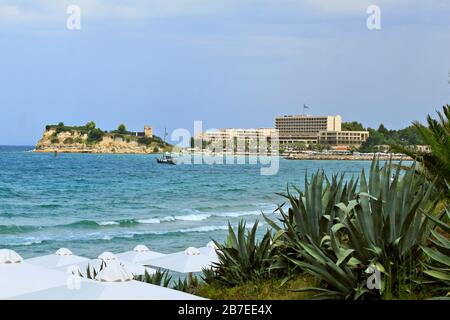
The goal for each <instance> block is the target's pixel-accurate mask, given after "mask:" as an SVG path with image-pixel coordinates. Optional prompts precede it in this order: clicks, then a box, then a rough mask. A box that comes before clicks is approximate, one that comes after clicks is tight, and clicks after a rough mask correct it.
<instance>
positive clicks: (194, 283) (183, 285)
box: [172, 275, 199, 293]
mask: <svg viewBox="0 0 450 320" xmlns="http://www.w3.org/2000/svg"><path fill="white" fill-rule="evenodd" d="M198 285H199V282H198V279H197V277H195V276H192V275H189V276H188V277H187V278H184V279H181V278H180V279H178V281H176V282H175V284H174V286H173V287H172V289H175V290H178V291H183V292H187V293H193V291H194V290H195V289H196V288H197V287H198Z"/></svg>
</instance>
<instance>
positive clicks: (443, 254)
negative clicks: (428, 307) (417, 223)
mask: <svg viewBox="0 0 450 320" xmlns="http://www.w3.org/2000/svg"><path fill="white" fill-rule="evenodd" d="M428 218H429V219H430V220H431V221H432V222H433V223H435V227H434V228H433V230H432V231H431V233H432V236H433V237H432V238H431V246H429V247H427V246H422V250H423V251H424V252H425V254H426V256H427V258H428V261H426V262H425V263H424V266H425V268H426V270H425V271H424V272H425V274H427V275H428V276H429V277H430V278H431V279H433V282H434V283H436V284H437V286H438V288H437V292H438V294H442V295H444V296H445V297H440V298H445V299H450V258H449V254H450V240H449V239H450V209H449V208H445V209H444V210H443V212H442V214H441V215H440V216H439V217H438V218H436V217H434V216H431V215H429V216H428Z"/></svg>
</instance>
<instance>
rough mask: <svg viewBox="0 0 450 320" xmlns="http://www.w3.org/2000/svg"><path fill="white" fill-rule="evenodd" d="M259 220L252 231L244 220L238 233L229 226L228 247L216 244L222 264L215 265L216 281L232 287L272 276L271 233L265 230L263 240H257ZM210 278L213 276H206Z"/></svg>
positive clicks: (239, 226) (226, 244)
mask: <svg viewBox="0 0 450 320" xmlns="http://www.w3.org/2000/svg"><path fill="white" fill-rule="evenodd" d="M257 229H258V221H256V222H255V224H254V225H253V227H252V229H251V230H250V231H248V232H247V231H246V223H245V222H243V221H241V222H240V223H239V225H238V230H237V234H236V233H235V231H234V230H233V228H232V227H231V225H230V224H229V223H228V230H229V231H228V233H229V234H228V239H227V242H226V243H225V244H220V243H218V242H216V245H217V247H218V250H217V255H218V258H219V263H215V264H214V265H213V270H214V272H215V278H216V280H217V281H219V282H221V283H223V284H225V285H228V286H233V285H236V284H239V283H244V282H246V281H249V280H258V279H263V278H266V277H268V276H269V272H270V271H269V266H270V263H271V241H272V236H271V233H270V231H266V233H265V234H264V236H263V237H262V239H261V241H259V242H258V241H257V240H256V231H257ZM205 276H207V277H208V278H209V279H210V278H211V275H210V274H206V275H205Z"/></svg>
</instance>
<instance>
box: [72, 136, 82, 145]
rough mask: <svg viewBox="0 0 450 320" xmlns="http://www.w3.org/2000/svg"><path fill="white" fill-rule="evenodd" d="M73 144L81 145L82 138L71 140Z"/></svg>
mask: <svg viewBox="0 0 450 320" xmlns="http://www.w3.org/2000/svg"><path fill="white" fill-rule="evenodd" d="M73 142H74V143H79V144H82V143H83V142H84V140H83V138H81V137H76V138H75V139H73Z"/></svg>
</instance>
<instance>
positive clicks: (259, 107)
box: [0, 0, 450, 145]
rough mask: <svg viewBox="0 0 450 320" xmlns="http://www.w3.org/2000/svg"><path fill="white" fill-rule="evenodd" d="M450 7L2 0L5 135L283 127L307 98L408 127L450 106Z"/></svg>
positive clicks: (416, 1)
mask: <svg viewBox="0 0 450 320" xmlns="http://www.w3.org/2000/svg"><path fill="white" fill-rule="evenodd" d="M69 5H78V6H79V8H80V10H81V11H80V13H81V15H80V17H81V20H80V21H81V24H80V26H81V29H79V30H69V29H68V28H67V19H68V18H69V14H67V11H66V10H67V7H68V6H69ZM369 5H377V6H379V8H380V13H381V15H380V22H381V30H369V29H368V28H367V23H366V21H367V19H368V17H369V14H368V13H367V8H368V6H369ZM449 17H450V1H448V0H378V1H376V0H373V1H366V0H340V1H335V0H128V1H126V0H78V1H77V0H70V1H66V0H15V1H4V0H0V145H34V144H36V143H37V141H38V140H39V138H40V137H41V135H42V133H43V131H44V127H45V125H46V124H53V123H58V122H60V121H62V122H64V123H65V124H66V125H80V124H85V123H86V122H88V121H90V120H93V121H95V122H96V123H97V126H98V127H100V128H102V129H104V130H113V129H115V128H117V126H118V124H120V123H125V124H126V125H127V128H128V129H129V130H142V128H143V126H144V125H145V124H148V125H151V126H153V128H154V131H155V133H156V134H157V135H160V136H161V135H162V134H163V132H164V128H167V131H168V132H169V133H170V132H171V131H172V130H174V129H177V128H186V129H188V130H189V131H191V132H193V126H194V123H193V122H194V121H195V120H201V121H203V128H204V129H209V128H231V127H237V128H259V127H273V126H274V118H275V117H276V116H279V115H285V114H299V113H302V112H303V110H302V106H303V105H304V104H307V105H308V106H309V107H310V108H309V110H308V113H310V114H314V115H328V114H330V115H335V114H339V115H341V116H342V117H343V120H344V121H359V122H362V123H363V124H364V125H365V126H369V127H378V125H379V124H380V123H383V124H384V125H385V126H386V127H388V128H392V129H398V128H403V127H406V126H408V125H409V124H410V123H411V122H412V121H414V120H419V121H423V120H425V117H426V115H427V114H434V113H435V111H436V110H437V109H440V108H441V107H442V105H444V104H446V103H450V85H449V84H448V81H449V72H450V19H449Z"/></svg>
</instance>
